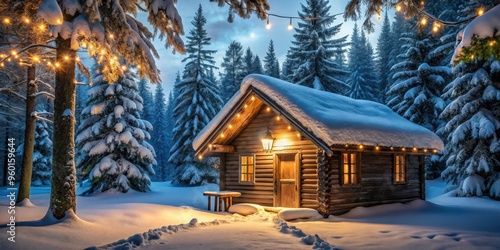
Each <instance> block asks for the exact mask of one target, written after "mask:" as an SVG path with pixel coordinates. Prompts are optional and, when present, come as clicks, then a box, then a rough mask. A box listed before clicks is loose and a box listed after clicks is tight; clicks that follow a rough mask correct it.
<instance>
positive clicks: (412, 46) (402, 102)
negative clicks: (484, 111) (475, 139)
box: [387, 31, 450, 132]
mask: <svg viewBox="0 0 500 250" xmlns="http://www.w3.org/2000/svg"><path fill="white" fill-rule="evenodd" d="M423 32H425V31H421V32H407V33H404V34H402V35H401V38H400V41H401V45H400V46H401V47H402V48H403V52H402V53H401V54H400V55H399V58H400V59H401V60H402V61H401V62H399V63H397V64H395V65H394V66H393V67H392V70H393V71H394V72H395V73H394V75H393V80H394V81H395V82H394V84H393V85H392V86H391V88H390V89H389V92H388V93H387V95H388V96H389V97H390V99H389V100H388V102H387V105H388V106H389V107H391V108H392V109H393V110H394V111H396V112H397V113H398V114H400V115H401V116H403V117H405V118H406V119H408V120H410V121H412V122H414V123H417V124H420V125H422V126H424V127H426V128H428V129H429V130H431V131H433V132H436V131H437V129H438V128H439V127H440V126H441V123H442V121H441V120H440V119H439V114H440V113H441V112H442V111H443V109H444V107H445V106H446V103H445V102H444V100H443V99H442V98H441V94H442V93H443V92H442V91H443V88H444V85H445V84H446V83H447V82H448V80H447V79H448V78H449V74H450V69H449V68H448V67H446V66H440V62H441V61H440V58H436V57H434V56H435V55H436V54H431V53H430V51H431V50H432V49H433V48H435V46H436V45H435V43H438V42H439V41H436V40H433V39H432V38H430V37H426V35H425V34H424V33H423Z"/></svg>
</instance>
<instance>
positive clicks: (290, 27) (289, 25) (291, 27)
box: [288, 18, 293, 30]
mask: <svg viewBox="0 0 500 250" xmlns="http://www.w3.org/2000/svg"><path fill="white" fill-rule="evenodd" d="M292 29H293V24H292V19H291V18H290V24H288V30H292Z"/></svg>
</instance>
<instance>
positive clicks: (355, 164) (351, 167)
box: [341, 152, 361, 185]
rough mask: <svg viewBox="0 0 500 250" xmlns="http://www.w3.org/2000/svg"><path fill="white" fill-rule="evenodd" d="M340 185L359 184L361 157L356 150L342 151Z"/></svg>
mask: <svg viewBox="0 0 500 250" xmlns="http://www.w3.org/2000/svg"><path fill="white" fill-rule="evenodd" d="M341 170H342V171H341V172H342V185H359V184H361V157H360V154H359V153H357V152H349V153H342V156H341Z"/></svg>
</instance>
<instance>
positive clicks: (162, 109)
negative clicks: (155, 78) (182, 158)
mask: <svg viewBox="0 0 500 250" xmlns="http://www.w3.org/2000/svg"><path fill="white" fill-rule="evenodd" d="M165 101H166V100H165V93H163V87H162V85H161V84H157V85H156V91H155V95H154V110H155V112H154V117H153V120H152V121H153V132H152V135H153V138H152V139H151V143H152V145H153V147H154V149H155V153H156V162H157V163H158V164H156V166H155V168H154V169H155V173H156V174H155V178H154V179H155V180H157V181H165V180H167V164H168V153H169V151H170V144H168V139H169V138H168V137H169V135H168V133H169V132H170V131H168V127H167V126H168V123H169V119H172V117H168V116H167V112H168V111H167V104H166V102H165ZM172 120H173V119H172Z"/></svg>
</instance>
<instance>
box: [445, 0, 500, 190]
mask: <svg viewBox="0 0 500 250" xmlns="http://www.w3.org/2000/svg"><path fill="white" fill-rule="evenodd" d="M493 6H494V3H493V1H486V0H478V1H472V0H467V1H463V2H462V3H460V4H459V7H458V8H459V9H460V11H459V14H458V17H459V20H465V19H468V18H470V17H473V16H475V15H476V11H477V9H478V8H479V7H482V8H485V10H488V9H490V8H492V7H493ZM483 26H484V28H485V29H486V28H488V27H489V25H488V24H483ZM461 28H463V27H461ZM490 32H491V34H493V35H494V34H495V32H496V30H491V31H490ZM479 40H480V39H478V38H473V42H472V45H473V44H475V42H476V41H477V42H478V43H480V42H479ZM488 41H489V40H488ZM477 53H484V52H482V51H477ZM486 53H488V52H486ZM460 59H463V58H460ZM453 75H454V77H455V79H454V80H453V81H452V82H451V83H449V84H448V85H447V86H446V87H445V89H444V94H443V98H445V99H447V100H450V101H451V102H450V103H449V104H448V105H447V106H446V108H445V109H444V111H443V112H442V114H441V117H442V118H443V119H445V121H446V125H445V127H444V129H443V134H444V135H446V136H447V138H446V139H447V141H448V143H447V144H446V145H445V149H444V150H443V154H444V155H443V159H444V160H445V161H446V169H445V170H444V171H443V172H442V174H441V177H442V178H443V179H444V180H445V181H447V182H448V184H451V185H453V186H458V192H457V194H458V195H459V196H482V195H485V191H488V190H489V191H490V192H489V193H486V194H487V195H488V194H489V196H490V197H492V198H494V199H500V160H499V159H500V143H499V140H498V138H499V137H498V135H499V134H500V95H499V94H498V93H500V88H499V86H498V82H499V79H500V77H499V76H500V61H499V60H497V59H495V58H494V57H489V56H487V57H486V58H485V59H480V58H474V59H472V60H466V61H462V62H457V65H455V66H454V67H453Z"/></svg>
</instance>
